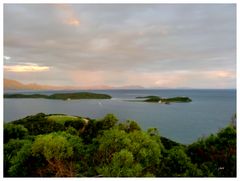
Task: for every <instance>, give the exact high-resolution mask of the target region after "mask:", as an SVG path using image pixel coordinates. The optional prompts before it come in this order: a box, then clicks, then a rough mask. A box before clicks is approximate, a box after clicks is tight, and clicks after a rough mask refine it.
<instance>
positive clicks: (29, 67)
mask: <svg viewBox="0 0 240 181" xmlns="http://www.w3.org/2000/svg"><path fill="white" fill-rule="evenodd" d="M4 70H5V71H9V72H43V71H48V70H49V67H47V66H39V65H37V64H25V65H5V66H4Z"/></svg>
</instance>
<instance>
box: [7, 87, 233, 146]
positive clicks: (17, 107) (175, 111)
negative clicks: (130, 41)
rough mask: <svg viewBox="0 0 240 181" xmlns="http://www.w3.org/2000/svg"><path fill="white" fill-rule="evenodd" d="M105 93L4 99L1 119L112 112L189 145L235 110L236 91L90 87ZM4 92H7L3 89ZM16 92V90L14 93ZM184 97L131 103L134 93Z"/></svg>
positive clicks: (223, 123) (221, 124) (227, 120)
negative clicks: (169, 101) (175, 100)
mask: <svg viewBox="0 0 240 181" xmlns="http://www.w3.org/2000/svg"><path fill="white" fill-rule="evenodd" d="M57 92H58V93H59V92H82V91H81V90H78V91H34V92H33V91H32V92H30V91H18V93H26V94H31V93H41V94H47V95H49V94H53V93H57ZM87 92H94V93H105V94H109V95H111V96H112V99H110V100H70V101H63V100H50V99H4V122H11V121H13V120H16V119H20V118H23V117H25V116H28V115H33V114H37V113H39V112H43V113H46V114H50V113H51V114H53V113H54V114H55V113H63V114H69V115H76V116H83V117H89V118H94V119H100V118H102V117H104V116H105V115H106V114H108V113H113V114H114V115H116V116H117V118H118V119H119V120H120V121H125V120H135V121H137V123H138V124H139V125H140V126H141V127H142V128H143V129H144V130H147V129H148V128H152V127H155V128H158V130H159V132H160V135H162V136H164V137H167V138H170V139H172V140H174V141H177V142H180V143H183V144H190V143H192V142H194V141H196V140H197V139H199V138H201V137H204V136H208V135H210V134H212V133H216V132H217V131H218V130H219V129H221V128H224V127H225V126H227V125H228V124H229V123H230V120H231V117H232V116H233V115H234V114H235V113H236V90H230V89H229V90H189V89H188V90H176V89H174V90H173V89H170V90H167V89H163V90H162V89H161V90H145V89H143V90H91V91H87ZM5 93H6V92H5ZM14 93H16V92H14ZM148 95H156V96H161V97H174V96H187V97H190V98H191V99H192V102H190V103H172V104H170V105H165V104H159V103H146V102H131V101H129V100H133V99H135V97H137V96H148Z"/></svg>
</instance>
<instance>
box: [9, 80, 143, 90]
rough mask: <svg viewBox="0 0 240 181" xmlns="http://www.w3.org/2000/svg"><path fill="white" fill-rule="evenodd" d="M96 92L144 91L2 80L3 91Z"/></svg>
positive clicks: (131, 87) (138, 87)
mask: <svg viewBox="0 0 240 181" xmlns="http://www.w3.org/2000/svg"><path fill="white" fill-rule="evenodd" d="M77 89H83V90H96V89H144V87H142V86H138V85H128V86H119V87H113V86H107V85H97V86H56V85H41V84H36V83H31V84H24V83H22V82H19V81H16V80H11V79H4V90H77Z"/></svg>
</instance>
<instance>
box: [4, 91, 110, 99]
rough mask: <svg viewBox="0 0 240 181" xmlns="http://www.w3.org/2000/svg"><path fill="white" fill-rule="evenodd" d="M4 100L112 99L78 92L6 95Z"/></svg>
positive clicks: (101, 95) (103, 95)
mask: <svg viewBox="0 0 240 181" xmlns="http://www.w3.org/2000/svg"><path fill="white" fill-rule="evenodd" d="M4 98H44V99H61V100H71V99H111V98H112V97H111V96H110V95H107V94H96V93H91V92H77V93H59V94H52V95H43V94H4Z"/></svg>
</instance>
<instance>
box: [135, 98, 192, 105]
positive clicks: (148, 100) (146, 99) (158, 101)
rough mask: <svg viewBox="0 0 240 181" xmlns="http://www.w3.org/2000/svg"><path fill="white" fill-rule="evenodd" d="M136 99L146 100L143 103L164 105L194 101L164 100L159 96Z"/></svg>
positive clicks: (186, 99) (180, 99)
mask: <svg viewBox="0 0 240 181" xmlns="http://www.w3.org/2000/svg"><path fill="white" fill-rule="evenodd" d="M136 98H137V99H140V98H141V99H144V100H143V102H153V103H162V104H170V103H173V102H176V103H186V102H192V100H191V99H190V98H189V97H171V98H162V97H158V96H146V97H136Z"/></svg>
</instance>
